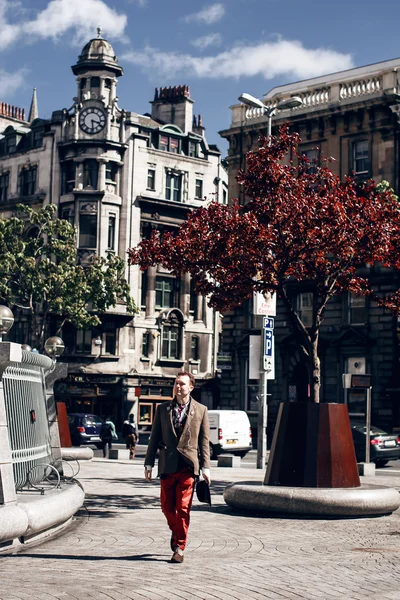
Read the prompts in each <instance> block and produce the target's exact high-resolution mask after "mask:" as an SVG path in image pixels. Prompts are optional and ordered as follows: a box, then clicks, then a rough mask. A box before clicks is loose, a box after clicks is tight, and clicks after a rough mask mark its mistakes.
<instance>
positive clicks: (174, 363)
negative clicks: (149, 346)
mask: <svg viewBox="0 0 400 600" xmlns="http://www.w3.org/2000/svg"><path fill="white" fill-rule="evenodd" d="M184 362H185V361H184V360H183V358H163V357H161V358H159V359H158V363H159V364H160V365H167V366H169V367H183V364H184Z"/></svg>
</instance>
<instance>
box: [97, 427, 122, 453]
mask: <svg viewBox="0 0 400 600" xmlns="http://www.w3.org/2000/svg"><path fill="white" fill-rule="evenodd" d="M100 439H101V441H102V448H103V457H104V458H106V457H107V446H108V452H109V454H108V455H110V450H111V448H112V441H113V440H116V439H118V436H117V432H116V431H115V425H114V423H113V422H112V421H111V417H106V418H105V419H104V422H103V424H102V426H101V429H100Z"/></svg>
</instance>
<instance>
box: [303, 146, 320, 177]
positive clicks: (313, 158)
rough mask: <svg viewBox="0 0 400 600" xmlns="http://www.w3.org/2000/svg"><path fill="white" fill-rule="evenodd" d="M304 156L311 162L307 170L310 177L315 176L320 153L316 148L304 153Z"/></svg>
mask: <svg viewBox="0 0 400 600" xmlns="http://www.w3.org/2000/svg"><path fill="white" fill-rule="evenodd" d="M302 154H303V156H305V157H306V158H307V159H308V161H309V166H308V169H307V173H309V174H310V175H315V173H316V172H317V169H318V166H319V153H318V150H317V149H316V148H310V149H309V150H303V151H302Z"/></svg>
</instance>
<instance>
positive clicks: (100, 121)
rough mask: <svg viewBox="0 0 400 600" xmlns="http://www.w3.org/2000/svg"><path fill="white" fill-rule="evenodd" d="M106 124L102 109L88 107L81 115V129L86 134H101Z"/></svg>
mask: <svg viewBox="0 0 400 600" xmlns="http://www.w3.org/2000/svg"><path fill="white" fill-rule="evenodd" d="M105 124H106V115H105V112H104V111H103V110H101V108H96V107H93V106H92V107H88V108H84V109H83V110H81V112H80V113H79V127H80V128H81V129H82V131H84V132H85V133H91V134H93V133H99V132H100V131H101V130H102V129H104V127H105Z"/></svg>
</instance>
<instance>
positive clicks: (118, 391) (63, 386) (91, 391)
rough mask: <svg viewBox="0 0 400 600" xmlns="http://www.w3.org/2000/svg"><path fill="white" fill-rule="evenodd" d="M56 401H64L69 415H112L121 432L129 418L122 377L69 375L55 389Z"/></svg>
mask: <svg viewBox="0 0 400 600" xmlns="http://www.w3.org/2000/svg"><path fill="white" fill-rule="evenodd" d="M54 394H55V399H56V402H64V403H65V405H66V408H67V413H68V414H70V413H90V414H94V415H98V416H99V417H103V418H104V417H106V416H111V419H112V420H113V421H114V423H115V425H116V427H117V430H118V429H120V428H121V425H122V421H123V420H124V418H125V416H124V415H123V414H122V412H123V406H122V404H123V388H122V377H120V376H113V375H110V376H107V375H91V374H82V375H69V376H68V377H67V378H66V379H64V380H63V381H58V382H57V383H56V384H55V386H54Z"/></svg>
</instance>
